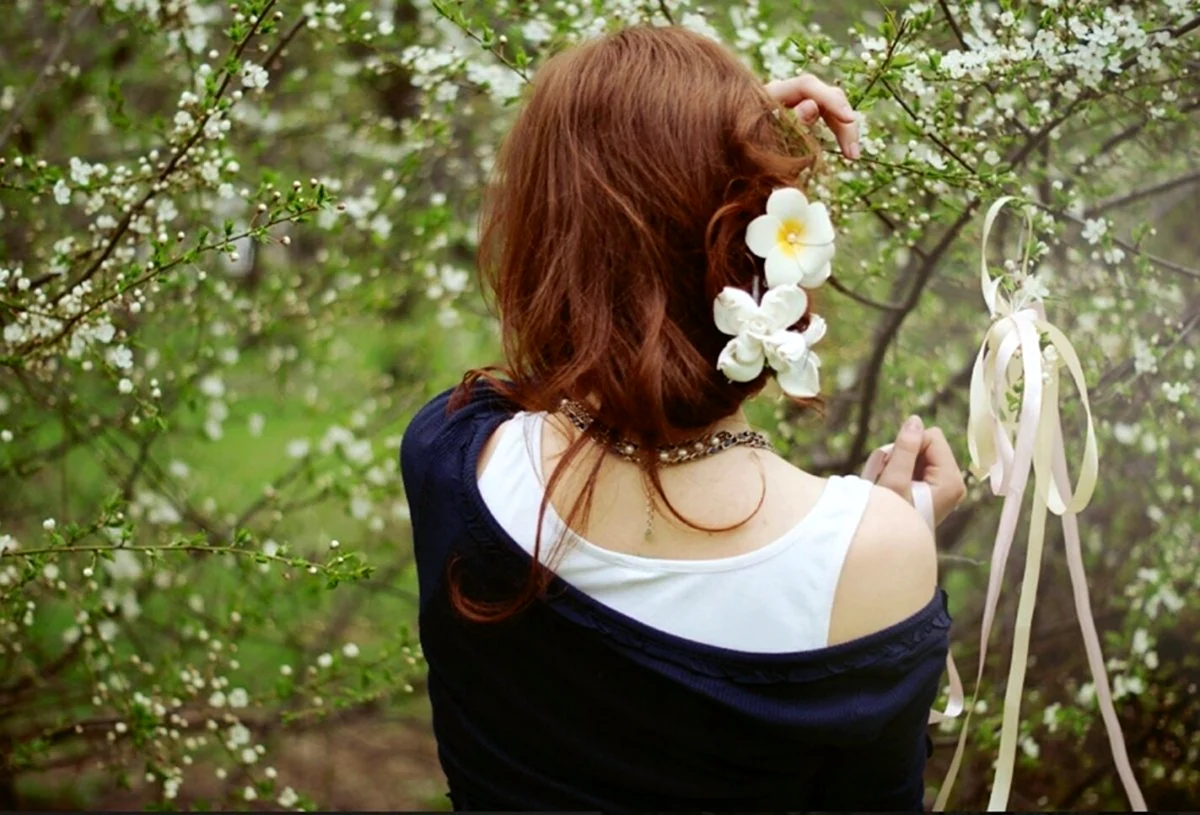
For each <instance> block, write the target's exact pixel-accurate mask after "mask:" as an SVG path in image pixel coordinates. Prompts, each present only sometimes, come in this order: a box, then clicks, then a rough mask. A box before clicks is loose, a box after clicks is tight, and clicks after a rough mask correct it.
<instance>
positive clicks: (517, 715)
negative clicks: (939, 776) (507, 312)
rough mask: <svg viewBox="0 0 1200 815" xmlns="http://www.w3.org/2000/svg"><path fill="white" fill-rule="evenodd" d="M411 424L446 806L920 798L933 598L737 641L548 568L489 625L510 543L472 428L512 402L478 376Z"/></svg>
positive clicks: (867, 805) (423, 605) (404, 455)
mask: <svg viewBox="0 0 1200 815" xmlns="http://www.w3.org/2000/svg"><path fill="white" fill-rule="evenodd" d="M448 398H449V392H446V393H443V394H441V395H440V396H438V397H437V398H435V399H434V400H433V401H431V402H430V403H429V404H427V405H426V406H425V407H424V408H422V409H421V410H420V411H419V412H418V414H417V415H416V417H415V418H414V419H413V420H412V422H411V424H410V425H409V427H408V429H407V430H406V431H405V434H404V439H403V443H402V447H401V455H400V460H401V470H402V475H403V479H404V486H405V491H406V494H407V497H408V501H409V506H410V510H411V514H412V528H413V544H414V547H415V550H416V562H417V571H418V578H419V584H420V636H421V644H422V648H423V650H424V654H425V658H426V660H427V661H428V664H429V683H428V687H429V697H430V702H431V705H432V709H433V728H434V734H435V736H436V738H437V743H438V753H439V757H440V760H441V763H442V767H443V769H444V771H445V773H446V777H447V779H448V781H449V785H450V797H451V800H452V802H453V804H454V806H455V809H458V810H472V809H474V810H478V809H491V810H548V809H557V810H605V811H607V810H633V809H640V810H672V809H674V810H679V809H691V810H735V809H737V810H780V809H791V810H797V809H803V810H836V809H858V810H863V809H890V810H921V809H922V808H923V798H924V785H923V782H922V772H923V770H924V766H925V760H926V757H927V755H928V753H927V749H928V745H929V740H928V737H927V733H926V727H927V726H926V719H927V716H928V712H929V708H930V706H931V705H932V704H933V702H934V700H935V697H936V695H937V691H938V687H939V684H940V681H941V674H942V666H943V664H944V662H945V658H946V651H947V648H948V632H949V626H950V617H949V615H948V613H947V611H946V605H945V595H944V594H943V593H941V592H939V593H938V594H937V596H935V597H934V598H933V599H932V600H931V601H930V602H929V604H928V605H927V606H926V607H925V608H924V609H922V610H921V611H919V612H917V613H916V614H915V615H913V616H912V617H910V618H909V619H907V620H905V621H903V622H901V623H899V624H897V625H895V626H893V627H891V628H889V629H887V630H884V631H880V632H878V633H876V634H872V635H870V636H868V637H865V638H863V639H860V640H856V641H853V642H849V643H845V644H842V645H835V646H831V647H828V648H822V649H820V650H816V651H806V652H802V653H793V654H754V653H744V652H740V651H732V650H727V649H723V648H718V647H714V646H710V645H705V644H701V643H696V642H692V641H689V640H684V639H681V638H679V637H676V636H673V635H671V634H667V633H664V632H661V631H658V630H656V629H653V628H650V627H648V626H646V625H644V624H642V623H640V622H638V621H636V620H633V619H630V618H629V617H626V616H624V615H622V614H620V613H618V612H616V611H614V610H612V609H609V608H608V607H606V606H603V605H601V604H599V603H598V602H596V601H594V600H592V599H591V598H589V597H588V596H586V595H584V594H582V593H581V592H579V591H577V590H575V589H574V588H573V587H572V586H569V585H566V584H565V583H563V582H562V581H558V582H557V583H556V584H555V585H554V586H552V587H551V590H550V592H549V595H548V596H547V597H546V598H545V600H543V601H539V602H537V603H536V604H535V605H534V606H533V607H532V608H530V609H528V610H527V611H524V612H522V613H521V614H520V615H518V616H516V617H515V618H512V619H510V620H507V621H505V622H501V623H494V624H477V623H471V622H469V621H466V620H464V619H462V618H461V617H460V616H459V615H458V614H456V612H455V611H454V609H453V608H452V606H451V603H450V598H449V594H448V588H447V567H448V565H449V564H450V562H451V561H455V562H456V563H457V564H458V566H457V567H456V570H457V572H456V573H457V575H458V580H459V584H460V586H461V587H462V589H463V591H464V592H466V593H467V594H468V595H469V596H471V597H472V598H475V599H507V598H511V597H512V596H513V594H514V593H515V592H516V591H517V590H518V589H519V587H520V586H521V585H523V581H524V579H525V576H526V575H527V573H528V568H529V556H528V555H527V554H526V553H525V552H524V550H522V549H521V548H520V547H519V545H518V544H517V543H516V542H514V541H513V540H512V539H511V538H509V537H508V536H507V535H506V533H505V532H504V531H503V530H502V529H501V528H500V527H499V525H498V524H497V523H496V521H495V519H494V518H492V516H491V515H490V514H489V512H488V510H487V508H486V506H485V505H484V503H483V501H482V499H481V497H480V494H479V489H478V485H477V481H476V463H477V461H478V457H479V453H480V450H481V449H482V447H483V445H484V442H485V441H486V440H487V439H488V437H489V436H490V435H491V434H492V432H493V431H494V430H495V429H496V427H497V426H498V425H499V424H500V423H502V422H503V421H505V420H506V419H508V418H510V417H511V416H512V415H513V413H514V412H515V411H516V410H517V408H516V407H515V406H514V405H512V404H511V403H509V402H507V401H506V400H504V399H503V398H502V397H501V396H499V395H498V394H496V393H495V392H493V391H491V390H489V389H487V388H486V387H484V386H480V387H478V388H477V389H476V390H475V392H474V393H473V395H472V398H471V399H470V401H469V402H468V403H467V405H466V406H465V407H462V408H460V409H458V410H456V411H454V412H448V410H447V401H448Z"/></svg>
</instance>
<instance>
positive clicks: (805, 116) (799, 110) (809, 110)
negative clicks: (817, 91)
mask: <svg viewBox="0 0 1200 815" xmlns="http://www.w3.org/2000/svg"><path fill="white" fill-rule="evenodd" d="M792 110H794V111H796V115H797V116H798V117H799V118H800V121H802V122H804V123H805V124H806V125H810V124H812V123H813V122H815V121H816V120H817V119H819V118H820V117H821V108H820V106H819V105H818V104H817V103H816V102H814V101H813V100H812V99H805V100H804V101H803V102H801V103H800V104H798V105H796V107H794V108H792Z"/></svg>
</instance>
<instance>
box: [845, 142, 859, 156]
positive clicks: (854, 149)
mask: <svg viewBox="0 0 1200 815" xmlns="http://www.w3.org/2000/svg"><path fill="white" fill-rule="evenodd" d="M861 154H862V151H861V150H860V149H859V147H858V142H855V143H854V144H852V145H850V147H849V148H848V149H847V150H846V155H848V156H849V157H850V158H858V157H859V156H860V155H861Z"/></svg>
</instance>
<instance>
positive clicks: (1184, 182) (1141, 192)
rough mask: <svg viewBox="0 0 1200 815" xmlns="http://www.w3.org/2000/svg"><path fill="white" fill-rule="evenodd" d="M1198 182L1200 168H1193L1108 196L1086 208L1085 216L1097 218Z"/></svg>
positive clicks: (1199, 179)
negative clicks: (1113, 210) (1120, 193)
mask: <svg viewBox="0 0 1200 815" xmlns="http://www.w3.org/2000/svg"><path fill="white" fill-rule="evenodd" d="M1197 182H1200V170H1193V171H1192V172H1190V173H1184V174H1183V175H1180V176H1176V177H1175V178H1169V179H1167V180H1166V181H1161V182H1159V183H1158V184H1151V185H1150V186H1147V187H1139V188H1138V189H1136V190H1131V191H1130V192H1127V193H1125V194H1124V195H1114V196H1113V197H1112V198H1106V199H1105V200H1103V201H1100V202H1099V203H1097V204H1096V205H1095V206H1093V207H1091V208H1090V209H1087V210H1084V213H1083V217H1084V218H1095V217H1096V216H1097V215H1101V214H1103V213H1105V212H1108V211H1109V210H1111V209H1117V208H1119V207H1124V206H1128V205H1129V204H1132V203H1135V202H1137V201H1141V200H1142V199H1144V198H1150V197H1153V196H1155V195H1161V194H1162V193H1164V192H1170V191H1171V190H1174V189H1178V188H1179V187H1186V186H1188V185H1189V184H1195V183H1197Z"/></svg>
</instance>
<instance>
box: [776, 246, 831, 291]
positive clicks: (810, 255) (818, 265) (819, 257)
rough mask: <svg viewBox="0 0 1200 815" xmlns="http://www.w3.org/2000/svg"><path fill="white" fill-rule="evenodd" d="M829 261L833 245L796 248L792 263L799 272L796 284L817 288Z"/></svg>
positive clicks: (823, 280)
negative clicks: (801, 283)
mask: <svg viewBox="0 0 1200 815" xmlns="http://www.w3.org/2000/svg"><path fill="white" fill-rule="evenodd" d="M831 260H833V244H830V243H826V244H822V245H820V246H808V245H801V246H799V247H797V252H796V259H795V261H794V263H795V264H796V268H798V269H799V270H800V279H799V280H797V281H796V282H797V283H800V282H803V284H804V285H805V286H808V287H809V288H812V287H814V286H819V285H820V284H821V283H823V282H825V278H824V277H821V275H822V274H824V273H825V270H826V269H828V268H829V261H831ZM768 262H769V260H768ZM826 277H828V275H826Z"/></svg>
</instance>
